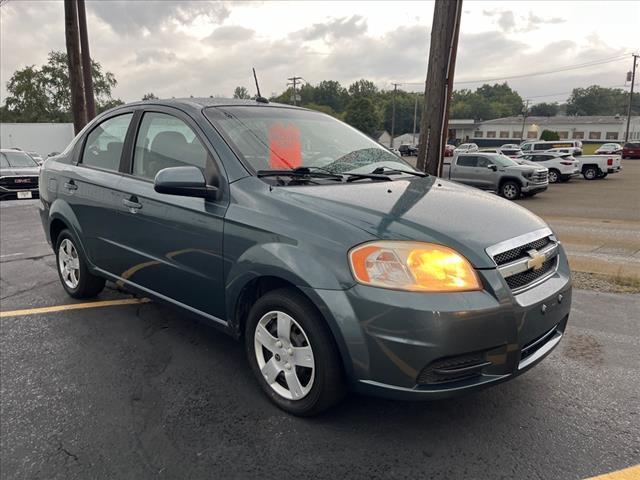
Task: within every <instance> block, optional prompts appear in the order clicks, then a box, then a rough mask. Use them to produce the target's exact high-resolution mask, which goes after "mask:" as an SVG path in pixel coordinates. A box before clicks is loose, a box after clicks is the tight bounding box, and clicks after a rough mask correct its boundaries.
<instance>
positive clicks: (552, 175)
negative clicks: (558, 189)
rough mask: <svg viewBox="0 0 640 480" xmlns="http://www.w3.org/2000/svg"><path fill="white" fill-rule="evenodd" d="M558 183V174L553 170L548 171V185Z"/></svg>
mask: <svg viewBox="0 0 640 480" xmlns="http://www.w3.org/2000/svg"><path fill="white" fill-rule="evenodd" d="M558 182H560V172H559V171H558V170H556V169H555V168H552V169H550V170H549V183H558Z"/></svg>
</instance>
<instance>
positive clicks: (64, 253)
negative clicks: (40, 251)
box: [56, 230, 105, 298]
mask: <svg viewBox="0 0 640 480" xmlns="http://www.w3.org/2000/svg"><path fill="white" fill-rule="evenodd" d="M56 264H57V265H58V276H59V277H60V283H62V287H63V288H64V289H65V290H66V291H67V293H68V294H69V295H70V296H72V297H73V298H90V297H95V296H96V295H97V294H98V293H100V292H101V291H102V289H103V288H104V283H105V280H104V278H102V277H97V276H95V275H93V274H91V273H90V272H89V269H88V266H87V261H86V259H85V258H84V256H83V255H82V253H81V250H80V249H79V248H78V247H77V242H76V240H75V239H74V238H73V236H72V235H71V232H70V231H69V230H63V231H62V232H60V235H58V239H57V241H56Z"/></svg>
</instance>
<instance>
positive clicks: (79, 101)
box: [64, 0, 87, 134]
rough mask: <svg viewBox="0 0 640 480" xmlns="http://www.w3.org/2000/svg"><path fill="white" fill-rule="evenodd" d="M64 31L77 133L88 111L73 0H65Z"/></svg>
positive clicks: (74, 125)
mask: <svg viewBox="0 0 640 480" xmlns="http://www.w3.org/2000/svg"><path fill="white" fill-rule="evenodd" d="M64 33H65V39H66V43H67V62H68V65H69V81H70V83H71V112H72V113H73V129H74V131H75V133H76V134H78V133H79V132H80V130H82V128H83V127H84V126H85V125H86V123H87V111H86V107H85V102H84V89H83V86H82V66H81V64H80V39H79V35H78V11H77V9H76V3H75V2H74V1H73V0H64Z"/></svg>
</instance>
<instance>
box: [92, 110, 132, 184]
mask: <svg viewBox="0 0 640 480" xmlns="http://www.w3.org/2000/svg"><path fill="white" fill-rule="evenodd" d="M132 117H133V114H132V113H127V114H124V115H118V116H117V117H112V118H110V119H108V120H105V121H104V122H102V123H101V124H100V125H98V126H97V127H96V128H94V129H93V130H92V131H91V133H89V135H88V136H87V141H86V143H85V145H84V152H83V153H82V164H83V165H88V166H90V167H97V168H102V169H104V170H112V171H114V172H117V171H118V169H119V168H120V157H121V156H122V148H123V146H124V139H125V137H126V136H127V130H128V128H129V124H130V123H131V118H132Z"/></svg>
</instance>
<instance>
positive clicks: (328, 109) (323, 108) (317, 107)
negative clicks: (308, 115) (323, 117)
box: [305, 103, 338, 117]
mask: <svg viewBox="0 0 640 480" xmlns="http://www.w3.org/2000/svg"><path fill="white" fill-rule="evenodd" d="M305 108H309V109H311V110H316V111H318V112H322V113H326V114H327V115H331V116H332V117H338V114H337V113H336V112H335V111H334V110H333V108H331V107H330V106H329V105H318V104H317V103H308V104H306V105H305Z"/></svg>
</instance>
